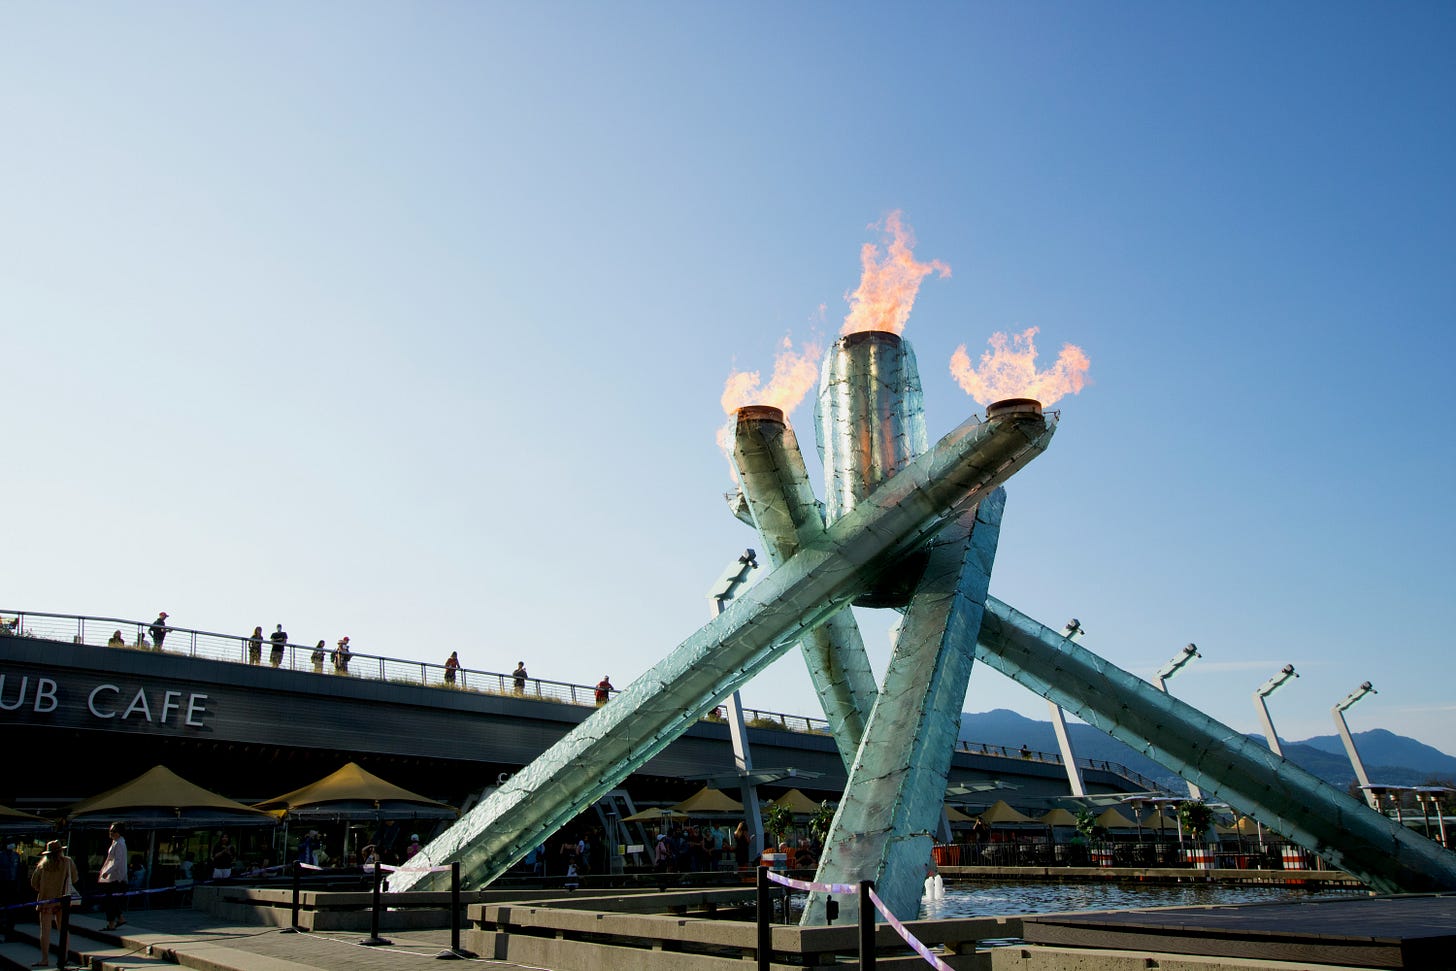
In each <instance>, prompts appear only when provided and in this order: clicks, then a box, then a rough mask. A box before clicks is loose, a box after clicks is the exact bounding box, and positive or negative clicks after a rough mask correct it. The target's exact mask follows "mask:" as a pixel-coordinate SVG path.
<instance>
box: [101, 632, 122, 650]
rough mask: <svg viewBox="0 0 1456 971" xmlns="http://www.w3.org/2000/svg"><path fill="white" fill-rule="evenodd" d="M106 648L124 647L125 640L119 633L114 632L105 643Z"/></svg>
mask: <svg viewBox="0 0 1456 971" xmlns="http://www.w3.org/2000/svg"><path fill="white" fill-rule="evenodd" d="M106 646H107V647H126V638H125V637H122V636H121V631H116V632H115V633H114V634H112V635H111V639H110V640H109V641H107V642H106Z"/></svg>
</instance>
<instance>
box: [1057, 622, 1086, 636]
mask: <svg viewBox="0 0 1456 971" xmlns="http://www.w3.org/2000/svg"><path fill="white" fill-rule="evenodd" d="M1062 630H1063V631H1064V632H1065V633H1066V636H1067V640H1069V641H1074V640H1076V639H1077V638H1079V637H1081V636H1082V635H1083V634H1085V633H1087V632H1086V631H1085V630H1083V629H1082V622H1081V621H1080V620H1078V619H1077V618H1075V617H1073V618H1072V619H1071V620H1069V621H1067V626H1066V627H1063V628H1062Z"/></svg>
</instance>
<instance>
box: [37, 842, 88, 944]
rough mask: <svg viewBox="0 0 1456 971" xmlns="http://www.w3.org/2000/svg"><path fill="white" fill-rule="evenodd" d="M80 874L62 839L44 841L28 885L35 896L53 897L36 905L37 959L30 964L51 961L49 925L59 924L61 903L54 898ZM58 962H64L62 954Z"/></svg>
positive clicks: (72, 883) (68, 887) (65, 890)
mask: <svg viewBox="0 0 1456 971" xmlns="http://www.w3.org/2000/svg"><path fill="white" fill-rule="evenodd" d="M80 878H81V877H80V874H78V873H77V872H76V863H75V861H74V860H72V859H71V858H70V857H69V856H67V855H66V854H65V851H64V850H63V849H62V848H61V841H60V840H51V841H50V842H49V843H47V844H46V848H45V852H44V853H42V854H41V855H40V862H39V863H37V864H36V867H35V871H34V872H33V873H31V875H30V886H31V889H33V890H34V891H35V898H36V899H37V900H46V901H52V902H51V903H43V904H39V905H37V906H36V910H37V911H38V912H39V916H40V961H39V963H36V964H32V965H31V967H33V968H43V967H45V966H46V965H48V964H50V960H51V928H52V927H60V924H61V904H60V903H59V902H57V901H56V898H57V897H64V896H66V895H68V894H69V893H70V892H71V888H73V887H74V886H75V885H76V881H77V880H79V879H80ZM58 963H60V964H65V963H66V956H65V955H64V954H62V955H61V960H60V961H59V962H58Z"/></svg>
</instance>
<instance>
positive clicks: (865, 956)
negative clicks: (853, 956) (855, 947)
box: [859, 880, 875, 971]
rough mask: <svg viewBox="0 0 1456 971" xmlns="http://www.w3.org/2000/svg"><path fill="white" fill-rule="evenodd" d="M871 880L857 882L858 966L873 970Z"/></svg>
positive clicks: (873, 931) (873, 913)
mask: <svg viewBox="0 0 1456 971" xmlns="http://www.w3.org/2000/svg"><path fill="white" fill-rule="evenodd" d="M874 886H875V882H874V881H873V880H861V881H860V882H859V967H860V971H875V903H874V901H872V900H870V891H871V890H872V889H874Z"/></svg>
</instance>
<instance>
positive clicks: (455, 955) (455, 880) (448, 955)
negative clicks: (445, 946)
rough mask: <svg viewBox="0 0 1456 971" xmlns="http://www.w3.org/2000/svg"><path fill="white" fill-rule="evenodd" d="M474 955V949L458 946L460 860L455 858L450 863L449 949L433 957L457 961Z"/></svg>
mask: <svg viewBox="0 0 1456 971" xmlns="http://www.w3.org/2000/svg"><path fill="white" fill-rule="evenodd" d="M476 956H477V955H476V953H475V952H474V951H466V950H464V949H462V948H461V947H460V861H459V860H456V861H455V862H454V863H451V864H450V950H448V951H441V952H440V953H439V954H436V955H435V957H436V958H439V959H440V960H442V961H458V960H460V959H461V958H473V957H476Z"/></svg>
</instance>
